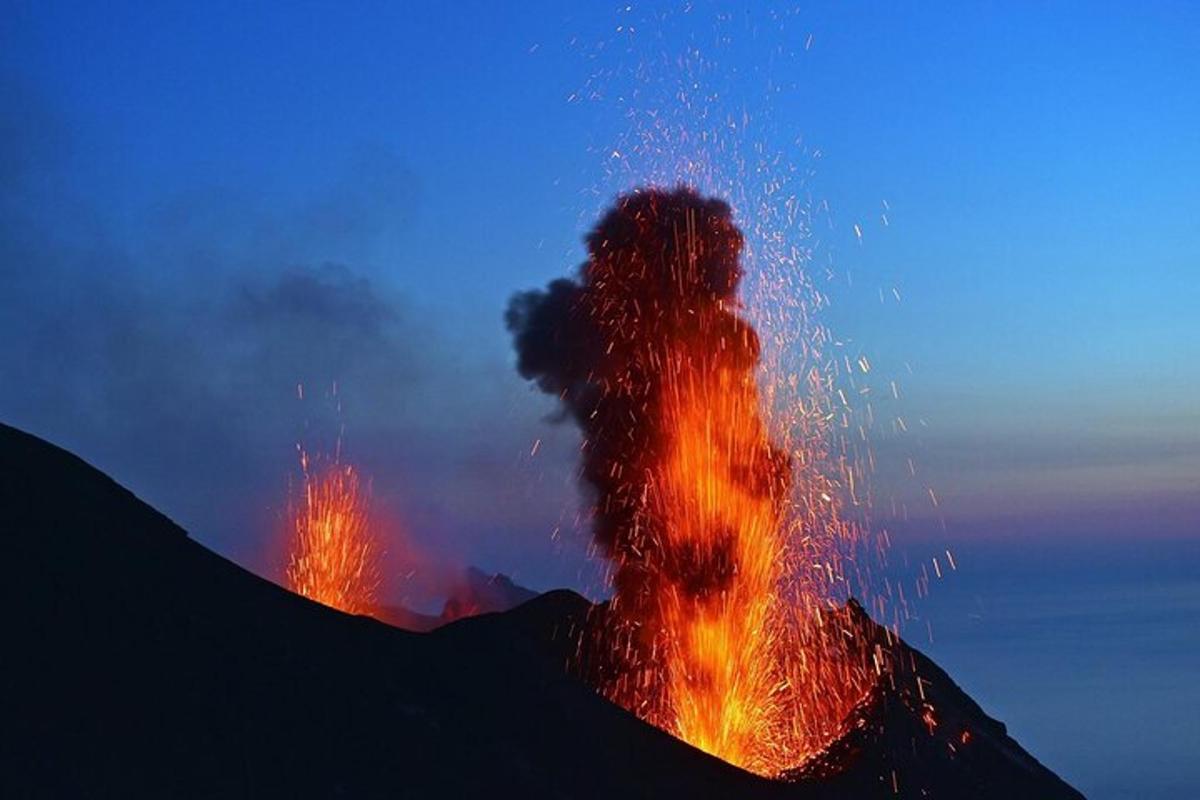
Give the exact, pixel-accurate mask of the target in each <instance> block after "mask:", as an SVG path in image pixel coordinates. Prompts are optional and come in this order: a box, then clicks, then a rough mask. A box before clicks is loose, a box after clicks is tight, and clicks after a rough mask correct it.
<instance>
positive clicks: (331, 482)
mask: <svg viewBox="0 0 1200 800" xmlns="http://www.w3.org/2000/svg"><path fill="white" fill-rule="evenodd" d="M300 465H301V468H302V470H303V473H304V492H303V495H302V497H300V498H299V500H298V501H293V504H292V508H291V509H290V531H289V534H290V537H291V546H290V547H291V552H290V557H289V563H288V567H287V583H288V587H289V588H290V589H291V590H292V591H294V592H296V593H297V594H302V595H304V596H305V597H307V598H309V599H311V600H316V601H317V602H318V603H323V604H325V605H327V606H331V607H333V608H336V609H339V610H341V611H345V612H347V613H350V614H368V613H371V611H372V609H373V606H374V601H375V592H376V590H377V588H378V586H379V563H378V560H379V552H378V549H377V545H376V542H375V539H374V535H373V530H372V520H371V515H370V495H369V492H368V490H367V488H366V487H365V486H364V485H363V484H362V482H361V481H360V479H359V475H358V472H357V471H355V469H354V468H353V467H352V466H350V465H348V464H342V463H340V462H338V461H334V462H332V463H330V464H325V465H314V464H311V463H310V461H309V458H308V454H307V453H305V452H303V451H301V453H300Z"/></svg>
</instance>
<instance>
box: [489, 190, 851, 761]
mask: <svg viewBox="0 0 1200 800" xmlns="http://www.w3.org/2000/svg"><path fill="white" fill-rule="evenodd" d="M742 243H743V240H742V234H741V231H739V230H738V228H737V226H736V225H734V223H733V221H732V214H731V211H730V208H729V206H727V205H726V204H725V203H724V202H722V201H720V200H716V199H708V198H704V197H701V196H700V195H699V194H697V193H696V192H695V191H693V190H691V189H689V188H685V187H680V188H677V189H674V190H669V191H668V190H662V189H644V190H639V191H635V192H632V193H629V194H627V195H624V196H623V197H621V198H619V199H618V200H617V203H616V205H615V206H614V207H613V208H612V209H611V210H610V211H609V212H608V213H607V215H606V216H605V217H604V218H603V219H602V220H601V222H600V223H599V224H598V225H597V227H596V228H595V230H593V231H592V233H591V234H590V235H589V236H588V238H587V245H588V252H589V257H588V260H587V261H586V262H585V263H584V264H583V265H582V266H581V267H580V272H579V277H578V279H577V280H565V279H564V280H557V281H554V282H552V283H551V284H550V285H549V286H548V287H547V289H546V290H545V291H533V292H526V293H523V294H519V295H517V296H516V297H514V298H513V300H512V302H511V304H510V306H509V309H508V313H507V316H506V322H507V324H508V327H509V329H510V331H511V332H512V333H513V336H514V340H515V346H516V350H517V354H518V364H517V367H518V370H519V371H520V373H521V374H522V375H523V376H524V377H526V378H528V379H530V380H536V381H537V384H538V386H539V387H540V388H541V389H542V390H543V391H545V392H547V393H550V394H553V395H555V396H557V397H559V398H560V400H561V401H562V403H563V405H564V408H565V409H566V411H567V412H568V413H569V414H570V415H571V416H572V417H573V418H574V419H575V421H576V423H577V424H578V425H579V426H580V428H581V429H582V431H583V434H584V446H583V469H582V477H583V480H584V481H585V483H586V484H587V485H588V486H589V487H590V488H591V489H592V490H593V491H594V521H593V535H594V538H595V540H596V543H597V545H598V546H599V549H600V551H601V552H602V553H603V554H604V555H605V556H606V557H607V558H608V559H610V560H611V562H612V564H613V566H614V573H613V575H614V577H613V581H614V595H613V601H612V606H611V607H612V614H613V616H614V617H615V622H614V623H613V624H612V625H610V626H609V629H608V630H607V631H606V633H605V634H604V637H603V638H604V641H603V643H602V644H601V645H600V647H601V650H602V653H601V655H600V657H599V658H600V661H601V664H600V666H599V667H597V668H594V669H592V670H591V672H592V677H593V679H594V680H596V681H597V683H598V684H599V686H600V688H601V689H602V690H603V691H604V692H605V693H606V694H607V695H608V696H609V697H610V698H611V699H613V700H614V701H616V702H618V703H620V704H622V705H624V706H625V707H626V708H629V709H630V710H632V711H634V712H635V713H637V714H638V715H639V716H641V717H642V718H644V719H646V720H648V721H650V722H652V723H654V724H656V725H658V726H659V727H662V728H664V729H666V730H668V731H670V732H672V733H674V734H676V735H677V736H679V737H680V738H682V739H684V740H686V741H688V742H690V743H692V744H694V745H696V746H697V747H699V748H701V749H703V750H705V751H707V752H710V753H713V754H714V755H717V756H719V757H721V758H724V759H725V760H727V761H730V762H732V763H735V764H738V765H740V766H743V767H745V768H747V769H750V770H752V771H754V772H758V773H760V774H765V775H779V774H782V773H784V772H785V771H786V770H788V769H790V768H792V767H795V766H796V765H797V764H798V763H800V762H801V761H802V760H803V759H804V758H805V757H807V756H808V755H810V754H811V753H812V752H814V751H815V750H816V749H818V748H819V747H820V746H822V745H824V744H825V743H826V742H827V741H828V739H829V737H830V736H831V735H832V734H833V732H834V731H835V729H836V728H837V727H838V725H839V724H840V722H841V720H842V719H844V718H845V716H846V713H847V711H848V710H849V707H850V706H851V705H852V704H853V703H854V702H855V701H857V699H858V698H859V697H861V691H860V690H859V687H858V686H857V685H856V683H855V677H854V676H856V675H858V674H860V673H861V670H856V669H855V667H854V664H853V663H852V660H851V659H849V658H848V657H847V656H846V654H845V652H844V651H845V649H846V646H845V645H844V644H843V643H842V642H841V639H842V638H843V637H841V636H834V635H830V633H829V629H830V628H832V627H833V626H830V625H823V621H826V620H827V618H828V616H829V615H828V613H827V611H828V608H829V607H830V604H829V603H825V602H823V601H825V600H827V599H828V595H822V594H821V591H820V589H819V587H818V584H817V583H814V582H811V581H810V582H805V581H803V580H796V579H795V577H794V575H793V572H792V567H793V566H794V565H795V563H796V561H797V560H798V556H797V551H796V549H795V542H794V541H793V540H794V539H799V540H803V541H804V545H803V547H804V548H807V549H805V550H804V556H805V557H808V558H809V561H810V564H811V556H813V552H812V548H813V544H812V542H813V539H814V537H813V536H811V535H806V533H807V532H806V531H805V530H803V529H802V526H801V525H800V524H799V523H796V522H794V517H795V516H796V515H795V514H794V508H793V506H792V496H793V492H792V490H793V488H794V487H793V485H792V483H793V474H794V469H793V464H792V460H793V458H792V456H789V454H788V453H786V452H785V451H783V450H782V449H780V448H778V447H776V446H775V445H774V444H773V443H772V442H771V440H770V438H769V436H768V431H767V424H766V422H765V421H764V418H763V415H762V412H761V401H760V398H759V393H758V384H757V378H756V370H757V368H758V366H759V358H760V345H759V340H758V336H757V334H756V333H755V331H754V329H753V328H752V326H751V325H750V324H749V323H748V322H747V321H746V320H745V319H743V318H742V317H741V316H739V314H738V313H737V309H738V300H737V287H738V283H739V281H740V279H741V277H742V269H741V265H740V253H741V249H742ZM801 455H802V456H803V455H804V454H803V453H801ZM817 555H818V556H819V555H820V554H819V553H818V554H817ZM806 566H809V565H806Z"/></svg>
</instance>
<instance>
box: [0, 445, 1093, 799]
mask: <svg viewBox="0 0 1200 800" xmlns="http://www.w3.org/2000/svg"><path fill="white" fill-rule="evenodd" d="M0 514H2V517H0V519H2V522H0V547H2V548H3V553H4V562H3V564H4V574H3V579H0V603H2V607H3V615H4V616H3V623H4V624H3V633H2V634H0V635H2V636H3V640H4V655H3V657H2V658H0V719H2V720H3V726H2V729H3V733H2V741H0V796H3V797H11V798H41V797H121V798H128V797H158V798H162V797H186V798H192V797H195V798H200V797H205V798H210V797H211V798H218V797H219V798H242V797H245V798H251V797H314V798H315V797H321V798H328V797H335V798H336V797H346V798H373V797H388V798H395V797H414V798H426V797H430V798H436V797H446V798H458V797H498V798H503V797H514V798H591V797H595V798H601V797H603V798H609V799H611V798H614V797H622V798H625V797H635V798H636V797H645V798H663V797H676V796H678V797H689V798H718V797H738V798H796V799H797V800H806V799H808V798H812V799H813V800H825V799H826V798H828V800H833V798H840V799H843V800H854V799H856V798H893V797H897V796H899V797H903V798H909V797H911V798H925V797H933V798H967V797H974V798H997V800H998V799H999V798H1012V797H1026V798H1047V799H1048V800H1056V799H1057V798H1062V799H1063V800H1068V799H1070V800H1075V799H1076V798H1079V797H1080V795H1079V794H1078V793H1077V792H1075V791H1074V790H1072V789H1071V788H1070V787H1068V786H1067V785H1066V784H1065V783H1063V782H1062V781H1061V780H1059V779H1058V778H1057V777H1056V776H1055V775H1054V774H1053V773H1051V772H1050V771H1049V770H1047V769H1045V768H1044V767H1042V766H1041V765H1040V764H1038V762H1037V761H1036V760H1034V759H1033V758H1032V757H1031V756H1029V755H1028V754H1027V753H1025V751H1024V750H1022V749H1021V748H1020V746H1019V745H1017V744H1016V742H1014V741H1013V740H1012V739H1011V738H1009V737H1008V736H1007V734H1006V733H1005V731H1004V727H1003V725H1001V724H1000V723H998V722H996V721H995V720H992V719H990V718H989V717H987V715H986V714H984V712H983V711H982V710H981V709H979V707H978V706H977V705H976V704H974V703H973V702H972V701H971V700H970V699H969V698H968V697H967V696H966V695H965V694H964V693H962V692H961V690H959V689H958V688H957V687H956V686H955V685H954V684H953V682H952V681H951V680H950V679H949V677H948V676H946V675H945V673H943V672H942V671H941V670H939V669H937V667H936V666H935V665H933V664H932V662H929V661H928V659H925V658H924V656H921V655H920V654H919V653H917V652H916V651H914V650H911V649H909V648H907V647H905V646H903V645H898V647H900V648H902V649H901V650H899V651H898V652H899V655H898V656H897V660H898V661H903V660H904V659H905V658H907V659H909V660H910V662H911V666H912V668H913V672H914V674H919V675H920V676H921V678H922V680H923V681H924V682H923V683H920V684H918V683H916V682H912V681H903V680H901V681H897V684H896V687H892V686H884V685H883V684H881V685H880V687H878V690H877V691H876V692H874V693H872V695H871V696H870V697H869V698H867V699H866V700H865V701H864V703H863V704H862V706H861V707H860V708H859V709H858V710H857V711H856V714H855V715H854V717H853V719H851V720H848V722H847V729H846V732H845V734H844V735H843V736H842V737H840V738H839V739H838V740H837V741H836V742H835V743H834V744H833V745H832V746H831V747H830V749H829V751H828V752H827V753H825V754H823V755H822V756H821V757H819V758H818V759H815V760H814V761H812V762H810V763H808V764H806V765H805V766H804V767H803V768H801V769H800V770H798V771H797V773H796V774H795V775H794V776H792V777H793V780H791V781H772V780H768V779H764V778H760V777H757V776H754V775H751V774H749V773H746V772H744V771H742V770H740V769H737V768H735V767H733V766H730V765H728V764H726V763H724V762H722V761H719V760H717V759H715V758H712V757H710V756H708V755H706V754H704V753H701V752H700V751H698V750H696V749H694V748H692V747H691V746H689V745H687V744H685V743H683V742H681V741H679V740H677V739H674V738H673V737H671V736H669V735H667V734H666V733H663V732H662V731H659V730H658V729H656V728H654V727H651V726H649V725H647V724H645V723H643V722H641V721H640V720H638V719H637V718H636V717H634V716H633V715H631V714H629V713H627V712H626V711H624V710H623V709H621V708H619V707H617V706H614V705H612V704H610V703H608V702H607V701H606V700H604V699H603V698H601V697H599V696H597V695H596V694H595V693H594V692H592V691H591V690H590V689H589V688H588V687H587V686H586V685H585V684H584V683H582V682H581V681H579V680H577V679H576V678H574V677H572V675H571V672H570V669H569V668H568V666H569V662H570V659H571V655H572V653H573V650H574V647H575V643H577V642H578V639H579V636H580V633H581V631H583V630H584V629H585V628H586V626H587V625H589V624H593V623H594V620H595V619H596V616H597V609H596V608H594V607H593V606H591V604H589V603H588V601H586V600H585V599H584V598H582V597H580V596H578V595H576V594H574V593H573V592H569V591H555V592H549V593H547V594H544V595H541V596H538V597H535V598H533V599H531V600H529V601H528V602H525V603H523V604H522V605H520V606H518V607H516V608H514V609H512V610H510V611H507V612H504V613H489V614H482V615H479V616H472V617H469V618H465V619H462V620H460V621H458V622H454V623H451V624H448V625H445V626H443V627H440V628H438V629H437V630H435V631H433V632H430V633H423V634H422V633H414V632H410V631H405V630H400V629H398V628H396V627H393V626H390V625H387V624H384V623H383V622H380V621H377V620H375V619H370V618H367V617H356V616H349V615H346V614H343V613H341V612H338V611H335V610H332V609H329V608H326V607H324V606H321V605H319V604H316V603H313V602H311V601H309V600H306V599H304V598H302V597H299V596H297V595H294V594H292V593H290V592H288V591H286V590H284V589H282V588H280V587H278V586H276V585H274V584H272V583H270V582H269V581H266V580H263V579H261V578H259V577H257V576H255V575H253V574H251V573H250V572H247V571H246V570H244V569H242V568H240V567H238V566H237V565H235V564H233V563H232V562H230V561H228V560H226V559H224V558H222V557H220V556H218V555H217V554H215V553H213V552H211V551H209V550H207V549H206V548H204V547H203V546H201V545H200V544H198V543H197V542H195V541H194V540H192V539H191V538H189V537H188V535H187V534H186V533H185V532H184V531H183V530H182V529H181V528H179V527H178V526H177V525H175V524H174V523H172V522H171V521H170V520H169V519H168V518H166V517H165V516H163V515H162V514H161V513H159V512H157V511H155V510H154V509H152V508H151V507H149V506H148V505H146V504H145V503H143V502H141V501H139V500H138V499H137V498H136V497H135V496H134V495H133V494H131V493H130V492H129V491H127V490H125V489H123V488H122V487H121V486H119V485H117V484H116V483H115V482H113V481H112V480H111V479H109V478H107V477H106V476H104V475H103V474H102V473H100V472H99V471H97V470H95V469H93V468H92V467H90V466H88V465H87V464H85V463H84V462H83V461H81V460H80V459H78V458H76V457H75V456H73V455H71V454H69V453H67V452H65V451H63V450H61V449H59V448H56V447H54V446H52V445H49V444H47V443H45V442H43V441H41V440H39V439H37V438H35V437H33V436H30V435H28V434H25V433H22V432H20V431H17V430H15V429H13V428H10V427H7V426H3V425H0ZM854 613H859V614H861V611H855V612H854ZM861 616H862V619H863V621H864V625H873V623H870V622H869V620H867V619H866V616H865V614H863V615H861ZM877 632H878V634H879V635H883V631H882V629H877ZM910 684H911V685H910ZM917 686H919V687H920V689H919V690H918V689H916V688H912V687H917ZM906 687H908V688H906ZM920 693H923V697H924V699H923V700H922V699H920V698H918V697H917V695H918V694H920ZM924 702H928V703H930V704H932V705H933V707H934V708H935V709H936V710H935V714H936V715H937V723H936V725H934V726H933V727H932V728H931V727H930V726H929V724H928V722H927V720H926V718H925V716H924V707H923V706H922V705H921V703H924ZM964 733H965V738H964ZM951 745H953V746H952V747H951ZM893 776H895V777H893Z"/></svg>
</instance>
